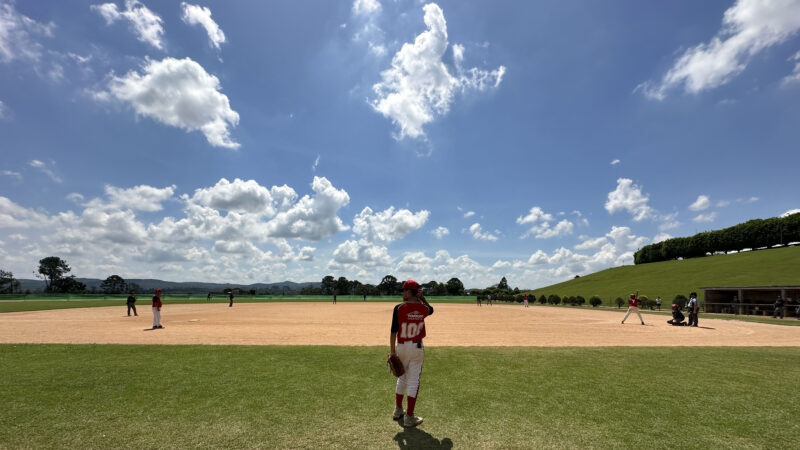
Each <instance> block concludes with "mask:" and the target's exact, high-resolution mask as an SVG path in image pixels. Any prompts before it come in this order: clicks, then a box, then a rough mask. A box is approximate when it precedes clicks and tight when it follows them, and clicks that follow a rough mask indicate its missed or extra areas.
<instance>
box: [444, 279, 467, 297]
mask: <svg viewBox="0 0 800 450" xmlns="http://www.w3.org/2000/svg"><path fill="white" fill-rule="evenodd" d="M445 288H446V289H447V293H448V294H450V295H464V283H462V282H461V280H459V279H458V278H450V279H449V280H447V283H445Z"/></svg>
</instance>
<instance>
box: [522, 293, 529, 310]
mask: <svg viewBox="0 0 800 450" xmlns="http://www.w3.org/2000/svg"><path fill="white" fill-rule="evenodd" d="M522 303H524V304H525V307H526V308H527V307H528V294H525V295H523V296H522Z"/></svg>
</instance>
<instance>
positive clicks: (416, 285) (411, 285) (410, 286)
mask: <svg viewBox="0 0 800 450" xmlns="http://www.w3.org/2000/svg"><path fill="white" fill-rule="evenodd" d="M406 289H414V290H419V283H417V282H416V281H414V280H408V281H406V282H405V283H403V290H404V291H405V290H406Z"/></svg>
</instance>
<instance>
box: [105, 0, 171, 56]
mask: <svg viewBox="0 0 800 450" xmlns="http://www.w3.org/2000/svg"><path fill="white" fill-rule="evenodd" d="M91 8H92V9H93V10H95V11H97V12H98V13H99V14H100V15H101V16H103V18H104V19H105V20H106V24H107V25H111V24H113V23H114V22H116V21H118V20H127V21H128V22H130V25H131V27H132V28H133V31H134V32H136V35H137V39H138V40H139V41H141V42H144V43H147V44H150V45H152V46H153V47H155V48H157V49H159V50H161V49H163V48H164V44H163V42H162V40H161V39H162V36H163V34H164V27H163V26H162V23H163V20H161V17H159V15H158V14H156V13H154V12H153V11H151V10H150V9H149V8H148V7H146V6H144V4H142V3H141V2H139V1H138V0H125V9H124V10H123V9H120V8H118V7H117V5H116V4H115V3H103V4H102V5H92V6H91Z"/></svg>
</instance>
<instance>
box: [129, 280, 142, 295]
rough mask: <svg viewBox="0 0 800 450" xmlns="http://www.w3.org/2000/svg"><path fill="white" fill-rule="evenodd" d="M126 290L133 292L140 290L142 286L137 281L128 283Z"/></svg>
mask: <svg viewBox="0 0 800 450" xmlns="http://www.w3.org/2000/svg"><path fill="white" fill-rule="evenodd" d="M128 292H133V293H134V294H136V293H139V292H142V287H141V286H139V284H138V283H128Z"/></svg>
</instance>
